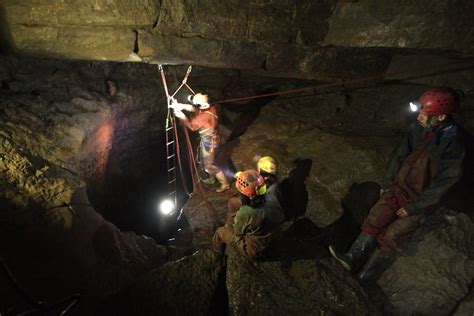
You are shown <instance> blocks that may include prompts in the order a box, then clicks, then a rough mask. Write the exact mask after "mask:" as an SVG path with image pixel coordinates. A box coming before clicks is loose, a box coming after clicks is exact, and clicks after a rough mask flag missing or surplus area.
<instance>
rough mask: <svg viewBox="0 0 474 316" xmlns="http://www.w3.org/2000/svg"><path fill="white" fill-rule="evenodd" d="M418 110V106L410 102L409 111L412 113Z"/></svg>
mask: <svg viewBox="0 0 474 316" xmlns="http://www.w3.org/2000/svg"><path fill="white" fill-rule="evenodd" d="M419 108H420V106H419V105H418V104H416V103H415V102H410V110H411V111H412V112H416V111H418V109H419Z"/></svg>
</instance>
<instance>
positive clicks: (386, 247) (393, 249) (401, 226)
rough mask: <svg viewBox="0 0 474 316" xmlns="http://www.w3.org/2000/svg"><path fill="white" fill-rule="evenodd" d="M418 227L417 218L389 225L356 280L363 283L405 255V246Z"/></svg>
mask: <svg viewBox="0 0 474 316" xmlns="http://www.w3.org/2000/svg"><path fill="white" fill-rule="evenodd" d="M418 227H419V218H418V216H408V217H404V218H398V219H397V220H395V221H394V222H393V223H392V224H390V225H389V226H388V227H387V229H386V231H385V233H384V234H380V235H379V236H378V241H379V247H380V248H379V249H376V250H375V251H374V253H373V254H372V255H371V256H370V258H369V259H368V260H367V262H366V263H365V265H364V267H363V268H362V269H361V270H360V271H359V272H358V273H357V279H358V280H359V281H360V282H362V283H365V282H367V281H368V280H371V279H374V278H376V277H377V275H380V274H381V273H382V272H383V271H385V270H386V269H388V268H389V267H390V265H391V264H392V263H393V262H394V261H395V260H396V259H397V257H398V255H399V254H402V255H403V254H404V253H405V249H406V245H407V243H408V241H409V240H410V238H411V237H412V236H413V233H414V232H415V231H416V229H417V228H418Z"/></svg>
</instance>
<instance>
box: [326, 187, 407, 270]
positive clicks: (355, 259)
mask: <svg viewBox="0 0 474 316" xmlns="http://www.w3.org/2000/svg"><path fill="white" fill-rule="evenodd" d="M398 208H399V207H398V202H397V199H396V198H395V196H394V195H393V193H392V192H391V191H388V192H386V193H384V194H382V195H381V196H380V198H379V199H378V201H377V202H376V203H375V205H374V206H373V207H372V208H371V209H370V211H369V215H368V216H367V218H366V220H365V221H364V224H363V225H362V227H361V229H362V232H361V233H360V234H359V235H358V236H357V238H356V240H355V241H354V242H353V243H352V245H351V247H350V249H349V251H347V252H346V253H341V252H339V251H337V250H336V249H335V248H334V246H332V245H331V246H329V251H330V252H331V255H332V256H333V257H334V258H335V259H336V260H338V261H339V262H340V263H341V264H342V266H343V267H344V268H345V269H346V270H348V271H356V270H357V269H358V268H359V267H360V266H361V265H362V264H363V263H364V261H365V260H366V259H367V257H368V255H369V254H370V253H372V251H373V250H374V249H375V247H376V246H377V237H378V236H379V235H380V234H383V232H384V231H385V229H386V227H387V226H388V225H390V224H391V223H392V222H393V221H394V220H396V219H397V216H396V214H395V212H396V211H397V210H398Z"/></svg>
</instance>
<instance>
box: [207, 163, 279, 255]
mask: <svg viewBox="0 0 474 316" xmlns="http://www.w3.org/2000/svg"><path fill="white" fill-rule="evenodd" d="M235 186H236V188H237V190H238V191H239V192H240V194H241V203H242V204H241V206H240V208H239V210H238V211H237V213H236V215H235V218H234V221H233V225H226V226H223V227H219V228H218V229H217V230H216V232H215V234H214V237H213V244H214V248H215V249H216V250H218V251H219V252H223V251H224V249H225V245H226V244H230V243H235V245H236V246H237V249H238V251H239V252H240V254H242V255H246V256H249V257H251V258H258V257H261V256H262V255H263V253H264V251H265V249H267V247H268V245H269V244H270V242H271V241H272V240H273V239H275V238H277V237H278V236H280V233H281V222H280V221H279V220H278V219H275V218H272V215H273V214H275V213H278V212H275V211H273V210H272V208H274V207H276V205H274V204H271V203H267V202H266V194H265V191H266V190H265V187H266V185H265V182H264V179H263V177H262V176H261V175H260V174H259V173H258V172H257V171H256V170H253V169H251V170H246V171H243V172H238V173H237V174H236V183H235Z"/></svg>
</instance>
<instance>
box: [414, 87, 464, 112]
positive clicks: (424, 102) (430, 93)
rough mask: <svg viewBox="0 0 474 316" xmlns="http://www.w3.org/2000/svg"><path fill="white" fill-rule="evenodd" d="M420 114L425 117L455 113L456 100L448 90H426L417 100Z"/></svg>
mask: <svg viewBox="0 0 474 316" xmlns="http://www.w3.org/2000/svg"><path fill="white" fill-rule="evenodd" d="M419 101H420V104H421V109H420V112H421V113H422V114H424V115H427V116H439V115H449V114H451V113H453V112H455V111H456V107H457V100H456V98H455V97H454V95H453V93H452V92H451V91H450V90H449V89H443V88H433V89H429V90H426V91H425V92H424V93H423V94H422V95H421V96H420V98H419Z"/></svg>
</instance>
